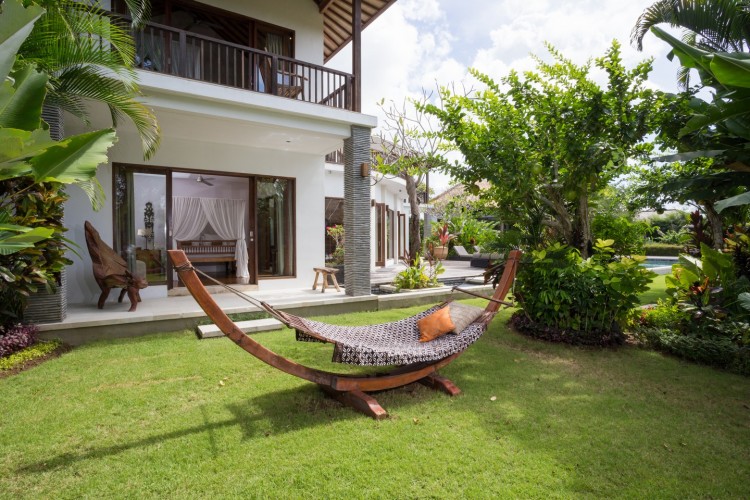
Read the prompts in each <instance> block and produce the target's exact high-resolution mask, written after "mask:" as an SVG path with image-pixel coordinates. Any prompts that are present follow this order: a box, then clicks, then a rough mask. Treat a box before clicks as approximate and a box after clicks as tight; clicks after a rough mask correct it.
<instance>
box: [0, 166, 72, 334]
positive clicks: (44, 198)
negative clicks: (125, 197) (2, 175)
mask: <svg viewBox="0 0 750 500" xmlns="http://www.w3.org/2000/svg"><path fill="white" fill-rule="evenodd" d="M0 199H7V200H12V202H13V205H12V210H11V212H12V213H13V215H12V216H11V217H10V219H9V221H10V222H11V223H12V224H15V225H18V226H27V227H43V228H46V229H49V230H52V234H51V236H50V237H49V238H47V239H45V240H42V241H39V242H37V243H36V244H35V245H34V246H31V247H26V248H21V249H20V250H18V251H17V252H14V253H12V254H8V255H3V254H1V253H0V274H2V276H3V279H5V280H7V281H9V282H10V283H12V286H6V287H2V290H0V324H10V323H12V322H14V321H19V320H22V319H23V311H24V309H25V306H26V299H27V298H28V296H29V294H31V293H34V292H36V291H37V290H39V289H40V288H46V289H48V290H50V291H52V290H53V289H54V288H55V287H56V286H57V285H59V282H60V273H61V271H62V270H63V268H64V267H65V266H66V265H70V264H72V263H73V262H72V261H71V260H70V259H68V258H66V257H65V251H66V249H67V246H66V242H65V239H64V237H63V235H64V233H65V231H67V229H66V228H65V227H64V226H63V203H64V202H65V200H67V199H68V196H67V194H65V192H64V191H63V185H62V184H61V183H59V182H39V183H35V182H34V181H33V180H32V179H31V178H30V177H21V178H15V179H7V180H4V181H0Z"/></svg>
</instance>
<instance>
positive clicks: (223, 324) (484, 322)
mask: <svg viewBox="0 0 750 500" xmlns="http://www.w3.org/2000/svg"><path fill="white" fill-rule="evenodd" d="M168 253H169V257H170V259H171V260H172V263H173V264H174V266H175V270H176V271H177V272H178V273H179V275H180V279H181V280H182V282H183V283H184V284H185V286H186V287H187V289H188V291H189V292H190V294H191V295H192V296H193V298H195V300H196V302H198V304H199V305H200V306H201V308H202V309H203V311H204V312H205V313H206V315H207V316H208V317H209V318H211V320H212V321H213V322H214V323H215V324H216V326H217V327H218V328H219V329H220V330H221V331H222V332H223V333H224V335H226V336H227V337H229V338H230V339H231V340H232V341H233V342H234V343H235V344H237V345H238V346H239V347H241V348H242V349H244V350H245V351H247V352H248V353H249V354H252V355H253V356H255V357H256V358H258V359H259V360H261V361H263V362H265V363H267V364H269V365H271V366H273V367H274V368H277V369H279V370H281V371H283V372H286V373H288V374H290V375H294V376H295V377H299V378H301V379H304V380H307V381H310V382H313V383H315V384H318V385H319V386H320V387H321V389H322V390H323V391H325V392H326V393H328V394H329V395H330V396H332V397H334V398H335V399H337V400H338V401H340V402H341V403H343V404H345V405H347V406H351V407H352V408H354V409H356V410H358V411H360V412H362V413H364V414H365V415H368V416H370V417H373V418H375V419H382V418H385V417H387V416H388V413H387V412H386V411H385V410H384V409H383V407H381V406H380V405H379V404H378V402H377V400H375V398H373V397H372V396H371V395H369V394H366V393H367V392H373V391H382V390H386V389H394V388H396V387H401V386H404V385H407V384H411V383H413V382H420V383H422V384H423V385H426V386H428V387H431V388H433V389H437V390H441V391H443V392H445V393H447V394H449V395H451V396H455V395H458V394H460V393H461V390H460V389H459V388H458V387H456V385H455V384H453V382H451V381H450V380H448V379H447V378H445V377H441V376H440V375H438V374H437V371H438V370H439V369H440V368H442V367H444V366H446V365H448V364H449V363H450V362H452V361H453V360H454V359H456V358H457V357H458V356H460V355H461V353H462V352H463V350H464V349H465V348H466V347H468V344H470V343H472V342H474V341H475V340H476V339H478V338H479V335H481V334H482V333H484V331H485V330H486V329H487V327H488V325H489V323H490V321H492V319H493V318H494V317H495V314H497V311H498V309H499V308H500V305H501V304H503V305H506V306H512V305H513V304H509V303H507V302H504V301H503V299H504V298H505V296H506V295H507V294H508V292H509V291H510V288H511V286H512V284H513V280H514V278H515V274H516V270H517V268H518V263H519V261H520V257H521V252H520V251H519V250H513V251H511V252H510V254H509V255H508V259H507V261H506V265H505V269H504V271H503V275H502V277H501V279H500V282H499V283H498V285H497V287H496V288H495V292H494V294H493V296H492V297H491V298H490V297H484V296H481V297H482V298H484V299H487V300H488V301H489V303H488V304H487V307H486V308H485V310H484V312H483V313H482V315H481V316H480V317H479V318H478V319H477V320H476V321H475V322H474V323H472V324H471V325H469V326H468V327H466V329H465V330H463V331H462V332H461V333H459V334H457V335H450V334H449V335H445V336H443V337H440V338H438V339H436V340H433V341H431V342H424V343H421V342H418V340H416V338H415V339H414V341H413V343H414V344H415V345H416V346H418V347H424V346H429V345H430V344H433V343H437V342H438V341H440V340H441V339H443V338H446V337H454V338H460V337H461V335H462V334H463V333H464V332H467V331H468V330H472V331H473V332H474V333H477V334H476V335H475V336H474V337H473V340H471V341H470V342H468V343H467V344H466V345H463V346H461V347H460V350H458V352H453V353H451V354H448V355H445V356H443V357H441V358H439V359H432V360H428V361H420V362H414V363H410V364H407V365H404V366H399V367H398V368H396V369H394V370H393V371H390V372H388V373H377V374H373V375H348V374H342V373H334V372H327V371H323V370H318V369H315V368H310V367H307V366H304V365H301V364H298V363H295V362H294V361H291V360H289V359H287V358H285V357H283V356H280V355H278V354H276V353H274V352H273V351H271V350H270V349H267V348H266V347H264V346H263V345H261V344H259V343H258V342H256V341H255V340H253V339H252V338H250V336H248V335H246V334H245V333H244V332H243V331H242V330H240V329H239V328H238V327H237V325H236V324H235V323H234V322H233V321H232V320H231V319H229V317H228V316H227V315H226V314H225V313H224V311H223V310H222V309H221V308H220V307H219V305H218V304H217V303H216V302H215V301H214V299H213V298H212V297H211V295H210V294H209V292H208V290H206V287H205V286H204V285H203V283H201V280H200V278H199V277H198V275H197V273H196V270H195V269H194V268H193V267H192V266H191V265H190V262H189V260H188V259H187V257H186V256H185V253H184V252H183V251H182V250H169V251H168ZM228 288H229V290H230V291H234V292H235V293H237V294H238V295H241V296H243V298H245V299H246V300H248V301H250V302H251V303H253V304H255V305H256V306H257V307H260V308H262V309H263V310H265V311H266V312H268V313H269V314H270V315H271V316H273V317H274V318H276V319H278V320H279V321H280V322H282V323H283V324H284V325H286V326H287V327H289V328H292V329H294V330H296V332H297V338H298V340H307V341H310V340H313V341H320V342H332V343H335V344H336V348H339V347H340V345H339V343H340V341H339V340H332V339H331V338H327V337H326V336H324V335H322V334H321V333H320V331H319V329H318V328H313V325H314V326H321V325H323V326H330V327H331V328H334V329H338V330H339V331H340V332H342V331H343V332H344V333H346V331H347V329H348V330H355V329H357V328H360V329H361V328H366V327H340V326H338V327H337V326H335V325H325V324H323V323H319V322H315V321H312V320H306V319H305V318H302V317H299V316H295V315H293V314H290V313H286V312H283V311H279V310H277V309H275V308H274V307H273V306H271V305H269V304H267V303H265V302H261V301H258V300H257V299H252V298H249V297H248V296H246V295H244V294H240V292H237V291H236V290H234V289H232V288H231V287H228ZM456 289H458V290H460V291H464V290H461V289H460V288H458V287H454V290H456ZM464 292H466V291H464ZM467 293H470V292H467ZM470 294H471V295H477V294H473V293H470ZM477 296H479V295H477ZM442 305H443V304H441V306H442ZM437 307H440V306H437ZM437 307H435V308H432V309H428V311H425V312H424V313H421V314H420V315H417V316H413V317H412V318H407V320H410V319H413V318H417V317H423V316H426V315H427V314H428V313H429V312H430V311H432V310H434V309H436V308H437ZM407 320H400V321H398V322H393V323H386V324H383V325H377V326H378V327H380V328H381V329H382V328H386V329H387V328H388V326H389V325H396V324H399V323H401V324H402V325H403V323H404V322H405V321H407ZM414 321H416V320H414ZM420 344H421V345H420ZM334 356H335V354H334ZM357 364H363V363H357Z"/></svg>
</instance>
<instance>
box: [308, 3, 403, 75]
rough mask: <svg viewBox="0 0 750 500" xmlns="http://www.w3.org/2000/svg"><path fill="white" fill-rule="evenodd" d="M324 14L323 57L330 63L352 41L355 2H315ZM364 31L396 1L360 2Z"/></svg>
mask: <svg viewBox="0 0 750 500" xmlns="http://www.w3.org/2000/svg"><path fill="white" fill-rule="evenodd" d="M313 1H314V2H315V3H316V4H317V5H318V9H319V10H320V13H321V14H323V44H324V46H323V57H324V60H325V62H328V61H329V59H331V58H332V57H333V56H335V55H336V54H337V53H338V51H340V50H341V49H343V48H344V47H345V46H346V44H347V43H349V42H350V41H351V39H352V3H353V2H354V0H313ZM360 1H361V2H362V29H364V28H367V26H369V25H370V23H372V22H373V21H374V20H375V19H377V17H378V16H379V15H380V14H382V13H383V12H385V11H386V10H387V9H388V7H390V6H391V5H393V4H394V3H396V0H360Z"/></svg>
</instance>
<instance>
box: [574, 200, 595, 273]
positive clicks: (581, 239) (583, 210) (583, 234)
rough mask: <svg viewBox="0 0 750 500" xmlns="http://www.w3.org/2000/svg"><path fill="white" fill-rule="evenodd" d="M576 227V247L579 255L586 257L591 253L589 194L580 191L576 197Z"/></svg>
mask: <svg viewBox="0 0 750 500" xmlns="http://www.w3.org/2000/svg"><path fill="white" fill-rule="evenodd" d="M577 219H578V220H577V224H576V225H577V226H578V227H577V228H576V231H575V234H574V237H576V239H577V240H578V241H577V242H576V243H577V245H576V246H577V247H578V249H579V250H580V251H581V257H583V258H584V259H588V258H589V256H590V255H591V251H590V250H591V248H590V247H591V240H592V238H593V236H592V235H591V212H590V211H589V195H588V193H581V196H580V198H578V217H577Z"/></svg>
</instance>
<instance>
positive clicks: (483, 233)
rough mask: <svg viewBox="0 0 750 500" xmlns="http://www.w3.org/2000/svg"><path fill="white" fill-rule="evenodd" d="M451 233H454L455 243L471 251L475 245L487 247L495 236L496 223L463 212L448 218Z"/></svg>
mask: <svg viewBox="0 0 750 500" xmlns="http://www.w3.org/2000/svg"><path fill="white" fill-rule="evenodd" d="M448 227H449V230H450V233H451V234H453V235H454V238H453V244H454V245H462V246H463V247H464V248H466V249H467V250H468V251H469V252H471V251H472V249H473V248H474V247H475V246H480V247H486V246H487V244H488V243H489V242H490V241H492V240H493V238H494V236H495V230H494V224H493V223H492V222H487V221H483V220H478V219H476V218H474V217H472V216H471V215H468V214H461V215H457V216H454V217H451V218H450V219H449V220H448Z"/></svg>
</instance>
